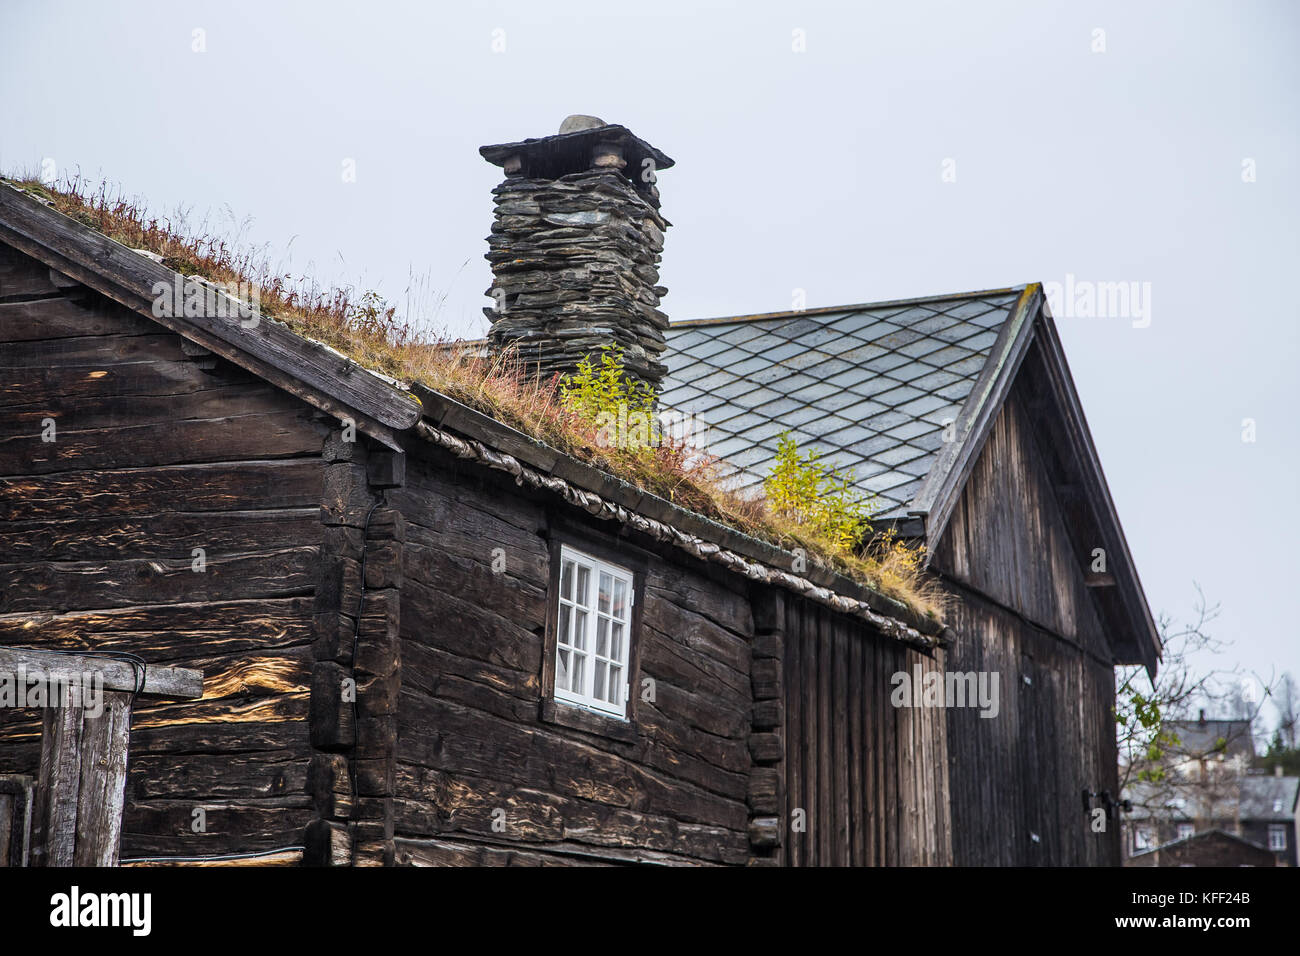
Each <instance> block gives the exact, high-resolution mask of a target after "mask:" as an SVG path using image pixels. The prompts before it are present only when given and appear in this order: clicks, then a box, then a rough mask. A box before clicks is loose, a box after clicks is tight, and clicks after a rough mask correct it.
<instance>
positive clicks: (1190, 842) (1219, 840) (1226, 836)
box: [1124, 829, 1277, 867]
mask: <svg viewBox="0 0 1300 956" xmlns="http://www.w3.org/2000/svg"><path fill="white" fill-rule="evenodd" d="M1124 865H1125V866H1136V867H1149V866H1276V865H1277V864H1276V861H1275V859H1274V856H1273V854H1272V853H1270V852H1269V851H1268V850H1266V849H1264V848H1263V847H1261V846H1260V845H1259V844H1257V843H1252V842H1251V841H1250V840H1247V839H1245V838H1244V837H1240V836H1237V835H1236V834H1235V833H1228V832H1227V831H1225V830H1217V829H1216V830H1202V831H1201V832H1200V833H1196V834H1189V835H1187V836H1183V837H1179V838H1178V839H1176V840H1172V841H1170V842H1169V843H1164V844H1161V845H1159V846H1155V847H1152V848H1151V849H1149V850H1143V851H1142V852H1141V853H1139V854H1137V855H1136V856H1133V857H1131V858H1130V859H1129V860H1127V861H1126V862H1125V864H1124Z"/></svg>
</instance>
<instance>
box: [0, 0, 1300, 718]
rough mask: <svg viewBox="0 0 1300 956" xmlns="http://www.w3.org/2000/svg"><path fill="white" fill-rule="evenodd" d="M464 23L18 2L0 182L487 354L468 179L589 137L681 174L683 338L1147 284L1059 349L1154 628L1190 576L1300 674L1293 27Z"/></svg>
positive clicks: (671, 306) (1219, 628) (331, 12)
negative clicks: (80, 184) (196, 229)
mask: <svg viewBox="0 0 1300 956" xmlns="http://www.w3.org/2000/svg"><path fill="white" fill-rule="evenodd" d="M453 6H454V5H452V4H437V5H434V4H414V3H412V4H389V3H383V2H377V0H370V2H366V3H310V4H306V3H304V4H295V5H289V4H276V3H271V2H266V0H261V2H250V3H232V2H220V3H210V4H209V3H175V2H169V3H114V4H106V3H99V2H94V3H90V2H85V3H58V2H49V0H39V2H37V0H31V2H24V0H17V2H15V0H4V3H3V6H2V7H0V90H2V91H3V92H4V95H3V96H0V169H3V170H5V171H7V172H13V171H15V170H18V169H27V170H33V171H35V170H38V169H40V168H41V166H42V163H48V162H50V161H52V162H53V164H54V165H55V167H56V168H57V170H58V172H59V173H63V172H64V171H68V170H76V169H78V168H79V169H80V171H81V172H82V173H83V174H84V175H87V176H89V177H91V178H101V177H102V178H107V179H109V180H110V181H112V182H114V183H117V184H120V186H121V188H123V189H124V190H125V191H126V192H127V193H129V194H132V195H138V196H140V197H143V198H145V199H147V201H148V203H149V204H150V206H151V207H152V208H153V209H155V210H157V211H160V212H170V211H172V210H174V209H175V208H176V207H177V206H178V204H183V205H184V206H186V207H188V208H189V209H190V210H191V215H192V217H193V218H194V219H195V220H201V219H203V218H204V217H205V216H207V217H208V220H209V223H210V225H211V226H213V227H215V228H217V229H221V230H236V231H239V230H242V235H243V237H244V238H245V239H246V240H247V241H249V242H252V243H257V244H261V243H265V244H267V247H268V249H270V250H274V252H275V256H276V258H277V261H282V262H283V263H284V265H285V266H286V268H288V269H291V270H292V271H294V272H295V273H304V272H309V273H311V274H313V275H315V276H317V277H319V278H320V279H321V280H323V281H327V282H334V281H343V282H349V283H352V284H355V285H356V286H357V287H358V288H360V289H369V288H375V289H378V290H379V291H381V292H383V293H384V294H385V295H387V296H389V297H390V298H392V299H393V300H395V301H398V302H404V301H405V298H406V296H407V289H408V285H409V277H410V276H412V275H414V276H417V277H423V279H422V284H420V285H419V286H418V288H417V289H416V290H415V292H414V294H413V296H412V298H413V300H414V303H415V305H416V306H417V308H418V309H419V311H421V312H422V313H423V314H424V315H425V316H426V318H427V319H428V320H429V321H430V322H431V323H432V324H433V325H434V326H435V327H437V328H439V329H443V330H446V331H447V332H449V333H450V334H452V335H455V336H467V335H468V336H479V335H482V334H483V333H484V332H485V331H486V321H485V320H484V318H483V316H482V314H481V311H480V310H481V308H482V306H483V305H485V304H488V301H489V300H487V299H485V298H484V296H483V292H484V290H485V289H486V288H487V287H488V285H489V282H490V274H489V271H488V268H487V264H486V263H485V261H484V260H483V254H484V252H485V251H486V243H485V242H484V238H485V237H486V235H487V233H488V229H489V227H490V224H491V215H492V203H491V196H490V190H491V188H492V186H493V185H495V183H496V182H497V181H498V178H499V170H497V169H496V168H494V167H492V166H489V165H488V164H487V163H486V162H484V161H483V160H482V159H481V158H480V157H479V155H478V153H477V149H478V147H479V146H481V145H483V144H486V143H498V142H506V141H510V140H515V139H522V138H524V137H527V136H541V135H547V134H549V133H553V132H555V131H556V129H557V128H558V126H559V123H560V121H561V120H562V119H563V118H564V116H565V115H567V114H569V113H591V114H595V115H597V116H600V117H602V118H603V119H605V120H606V121H608V122H615V123H622V124H624V125H626V126H628V127H630V128H631V129H632V130H633V131H634V132H635V133H637V134H638V135H640V136H641V137H642V138H644V139H646V140H648V141H649V142H651V143H653V144H654V145H656V146H658V147H659V148H660V149H662V150H663V151H664V152H666V153H668V154H669V155H670V156H672V157H673V158H674V159H675V160H676V161H677V164H678V165H677V166H676V167H675V168H673V169H671V170H668V171H666V172H664V173H663V174H662V175H661V176H660V178H659V187H660V191H661V193H662V195H663V202H664V213H665V214H666V215H667V216H668V218H669V219H670V220H671V221H672V223H673V224H674V228H673V229H672V230H670V232H669V233H668V236H667V249H666V251H665V254H664V261H663V267H662V281H663V284H664V285H666V286H668V288H669V290H670V292H669V294H668V296H667V298H666V300H665V306H664V307H665V310H666V311H667V312H668V313H669V315H670V316H671V317H672V318H673V319H676V320H681V319H688V318H703V317H709V316H716V315H728V314H740V313H749V312H766V311H774V310H781V309H788V308H790V307H791V301H792V296H793V295H794V291H793V290H796V289H802V290H805V295H806V299H807V305H808V306H809V307H817V306H828V305H839V304H847V303H857V302H870V301H877V300H884V299H894V298H902V297H907V296H919V295H929V294H938V293H945V292H961V291H967V290H974V289H985V288H996V287H1001V286H1007V285H1015V284H1020V283H1024V282H1032V281H1042V282H1056V283H1060V284H1062V285H1064V284H1065V283H1066V282H1067V276H1072V277H1074V278H1073V282H1074V283H1075V284H1076V288H1077V287H1078V285H1077V284H1078V283H1080V282H1082V283H1085V285H1086V284H1087V283H1103V282H1131V283H1137V286H1136V287H1135V288H1136V290H1137V291H1138V293H1139V295H1140V296H1142V299H1141V300H1140V301H1141V302H1142V303H1143V307H1142V313H1144V314H1137V312H1136V310H1134V309H1132V308H1131V309H1130V311H1131V312H1132V313H1134V314H1126V315H1120V316H1114V315H1112V316H1102V317H1098V316H1092V317H1088V316H1086V315H1063V314H1062V311H1063V310H1059V309H1058V310H1057V324H1058V326H1059V328H1060V332H1061V337H1062V339H1063V340H1064V343H1065V348H1066V354H1067V356H1068V359H1069V362H1070V366H1071V368H1072V370H1073V374H1074V378H1075V382H1076V384H1077V386H1078V389H1079V392H1080V395H1081V397H1082V401H1083V407H1084V409H1085V411H1086V413H1087V417H1088V421H1089V425H1090V427H1091V429H1092V434H1093V436H1094V438H1095V440H1096V443H1097V446H1098V449H1099V451H1100V455H1101V460H1102V464H1103V466H1104V468H1105V471H1106V475H1107V478H1108V480H1109V483H1110V488H1111V491H1112V494H1113V496H1114V498H1115V501H1116V504H1117V506H1118V509H1119V514H1120V517H1121V519H1122V521H1123V523H1124V528H1125V531H1126V533H1127V536H1128V541H1129V545H1130V547H1131V549H1132V551H1133V554H1134V557H1135V559H1136V561H1137V564H1138V570H1139V573H1140V575H1141V578H1142V581H1143V584H1144V586H1145V589H1146V593H1147V596H1148V598H1149V599H1150V602H1151V605H1152V609H1153V611H1154V612H1155V613H1157V614H1159V613H1160V612H1162V611H1163V612H1168V613H1170V614H1173V615H1175V616H1178V617H1186V616H1187V615H1188V614H1189V613H1190V610H1191V604H1192V601H1193V598H1194V596H1195V593H1194V591H1193V587H1192V583H1193V581H1197V582H1199V583H1200V584H1201V585H1202V586H1203V587H1204V589H1205V592H1206V594H1207V596H1208V597H1209V598H1210V599H1211V600H1212V601H1218V602H1221V603H1222V605H1223V614H1222V616H1221V618H1220V619H1219V620H1218V622H1216V634H1217V636H1219V637H1221V638H1224V639H1228V640H1231V641H1233V642H1234V646H1233V648H1232V652H1231V658H1232V659H1233V660H1239V661H1240V662H1241V663H1242V664H1243V665H1244V666H1246V667H1247V668H1249V669H1252V670H1255V671H1258V672H1260V673H1261V674H1262V675H1264V676H1267V675H1268V673H1269V672H1271V671H1273V670H1282V669H1289V670H1291V671H1292V672H1293V673H1295V674H1296V675H1297V676H1298V677H1300V637H1298V635H1297V628H1296V623H1295V621H1296V613H1295V609H1294V608H1293V606H1292V602H1293V601H1294V600H1295V599H1296V595H1297V592H1300V582H1298V581H1297V569H1298V564H1300V562H1298V561H1297V558H1296V554H1297V549H1298V548H1300V541H1298V538H1300V534H1298V532H1300V520H1298V517H1300V505H1298V504H1297V496H1296V486H1297V480H1296V472H1297V465H1298V464H1300V456H1298V455H1297V449H1298V448H1300V424H1298V423H1297V415H1296V410H1297V397H1298V396H1297V392H1298V391H1300V386H1298V385H1297V381H1298V379H1297V375H1296V367H1297V360H1298V359H1300V356H1298V355H1297V320H1298V319H1300V315H1298V312H1300V301H1298V300H1297V296H1296V293H1295V290H1294V286H1293V282H1294V280H1295V275H1296V266H1297V262H1300V240H1298V239H1297V213H1298V212H1300V162H1298V160H1297V157H1298V150H1297V147H1298V144H1297V117H1300V102H1298V100H1300V66H1297V63H1298V62H1300V57H1297V53H1298V52H1300V4H1296V3H1293V2H1285V0H1282V2H1252V0H1243V2H1232V3H1228V2H1208V3H1207V2H1201V3H1198V2H1191V0H1177V2H1167V3H1154V2H1153V3H1136V4H1135V3H1132V2H1119V3H1086V4H1085V3H1045V2H1040V3H1009V2H1008V3H974V2H954V3H929V4H927V3H917V2H907V3H898V2H892V0H891V2H884V3H854V4H847V3H846V4H843V5H839V4H817V3H808V2H798V3H767V4H755V3H745V4H740V3H736V4H723V3H707V2H702V0H689V2H682V3H678V2H667V0H656V2H644V3H636V4H627V3H610V2H608V0H598V2H592V3H570V4H562V3H555V2H547V3H544V4H543V3H537V2H521V3H496V4H487V3H484V4H477V5H463V6H464V7H465V9H451V8H452V7H453ZM444 8H445V9H444ZM348 161H351V162H352V163H353V168H355V181H353V182H348V181H345V176H344V170H345V164H346V163H347V162H348ZM47 168H48V167H47ZM249 217H251V219H249ZM1148 284H1149V285H1148ZM1143 290H1149V293H1147V294H1143ZM1078 311H1084V310H1078ZM1247 419H1249V420H1252V421H1253V425H1254V438H1255V440H1254V441H1253V442H1251V441H1245V440H1243V429H1245V428H1248V427H1249V426H1248V425H1245V424H1244V421H1245V420H1247ZM1220 663H1223V661H1220ZM1269 718H1270V723H1271V714H1270V715H1269Z"/></svg>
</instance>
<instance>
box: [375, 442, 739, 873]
mask: <svg viewBox="0 0 1300 956" xmlns="http://www.w3.org/2000/svg"><path fill="white" fill-rule="evenodd" d="M391 500H392V501H393V503H394V506H395V507H397V508H400V510H401V511H402V512H403V514H404V516H405V519H406V542H405V561H404V576H403V606H402V615H401V658H402V675H403V676H402V684H401V700H400V706H399V711H398V740H397V752H396V777H397V796H396V799H395V801H394V804H395V839H396V861H397V863H399V864H459V863H487V864H523V863H529V864H531V863H539V864H542V863H544V864H554V865H563V864H565V863H573V862H583V863H588V862H593V861H597V862H625V863H626V862H638V861H645V862H657V863H668V864H671V863H710V864H720V863H732V864H737V863H744V862H746V860H747V858H748V854H749V845H748V836H747V831H748V824H749V814H748V810H747V808H746V796H747V792H748V787H749V772H750V757H749V751H748V743H749V734H750V699H751V693H750V660H751V648H750V644H751V640H752V636H753V620H752V614H751V611H750V607H749V601H748V596H747V593H746V592H745V591H744V590H738V587H740V585H738V584H729V583H727V582H726V580H725V579H724V578H722V577H721V576H720V575H717V574H714V573H711V572H709V571H708V569H706V568H705V567H704V566H703V565H700V566H698V567H689V566H687V565H686V564H684V563H681V559H678V560H675V561H670V560H664V559H662V558H655V557H654V556H653V555H651V559H650V560H647V562H646V567H647V571H646V585H645V590H644V594H643V596H642V598H641V599H640V600H641V601H642V607H641V629H640V633H639V641H640V643H639V654H640V674H639V678H637V677H635V676H634V680H637V681H638V682H637V683H634V685H633V691H634V693H639V694H640V696H639V697H638V700H637V702H636V708H635V720H634V721H633V722H632V723H631V725H630V727H628V728H627V732H626V733H624V734H619V735H614V734H611V733H606V732H602V731H601V730H600V729H599V728H594V729H593V728H586V729H584V728H583V727H581V726H571V725H566V724H565V723H562V722H559V721H558V720H556V719H547V718H546V716H545V713H544V707H543V703H544V702H543V701H542V694H541V674H542V654H543V646H544V636H545V630H546V613H547V593H548V587H549V581H550V541H551V539H552V537H553V536H555V535H571V534H572V533H573V530H572V529H571V528H569V527H568V526H567V523H566V522H567V520H568V519H567V515H565V514H562V513H559V512H557V511H556V510H555V509H556V507H557V505H556V504H555V503H554V502H553V501H546V500H540V499H535V498H533V497H530V496H528V495H526V494H525V493H523V492H521V491H520V490H519V489H518V488H516V487H515V486H514V485H512V484H509V483H508V482H505V481H503V480H499V479H498V478H497V477H496V476H495V475H492V474H488V473H484V472H482V471H481V470H479V469H474V468H472V467H471V468H466V467H464V466H462V465H460V464H457V463H456V462H455V461H454V459H451V458H450V457H448V456H442V455H441V454H439V455H438V457H437V458H435V459H420V460H419V461H418V463H416V461H415V460H413V461H412V463H411V465H410V467H408V474H407V484H406V486H405V487H404V488H402V489H399V490H397V491H395V493H394V494H393V496H392V499H391ZM560 507H565V506H560ZM567 510H569V511H571V509H567ZM581 533H584V534H587V535H590V536H592V537H591V540H597V541H603V542H605V543H606V544H608V545H611V546H617V547H618V548H620V549H624V550H625V551H626V553H629V554H640V553H643V552H641V550H640V549H641V547H642V546H646V547H648V546H649V545H648V544H647V543H645V542H642V543H641V545H638V544H637V543H635V542H628V541H624V542H621V543H616V542H615V539H614V538H613V537H612V536H610V533H609V531H608V528H607V527H606V528H601V527H597V526H595V525H594V524H593V526H591V527H583V528H582V529H581ZM565 540H572V538H571V537H568V538H565ZM578 543H579V546H581V544H582V542H578ZM494 559H496V560H498V562H499V563H498V565H497V567H498V568H499V570H498V571H494V570H493V562H494ZM647 678H648V679H649V680H651V681H652V682H653V684H652V685H651V686H652V687H653V691H652V695H651V699H647V698H646V696H645V694H644V690H645V687H646V685H644V684H640V683H639V680H640V679H647ZM552 706H554V705H552Z"/></svg>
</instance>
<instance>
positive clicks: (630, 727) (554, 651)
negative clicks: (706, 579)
mask: <svg viewBox="0 0 1300 956" xmlns="http://www.w3.org/2000/svg"><path fill="white" fill-rule="evenodd" d="M556 524H560V522H558V521H557V522H556ZM560 530H563V532H564V533H563V534H556V535H555V536H554V537H552V539H551V542H550V544H551V548H550V551H551V567H550V579H549V580H550V583H549V588H548V593H547V602H546V630H545V639H544V642H543V646H542V674H541V688H540V691H541V693H540V698H541V699H540V709H539V716H540V718H541V719H542V720H543V721H547V722H549V723H555V724H560V725H563V726H566V727H572V728H574V729H577V730H584V731H587V732H588V733H593V734H598V735H601V736H605V737H612V738H615V739H618V740H622V741H625V742H631V741H634V740H635V739H636V736H637V734H636V712H637V706H638V701H639V694H638V693H637V689H638V686H639V675H640V666H641V634H642V629H641V615H642V605H643V603H644V596H645V575H646V567H647V556H646V555H645V554H644V553H643V552H642V551H641V550H640V549H638V548H635V547H634V546H632V545H630V544H629V543H626V542H624V541H623V540H621V539H620V540H618V541H617V542H615V543H614V544H613V545H611V544H610V543H607V542H605V541H602V540H600V539H598V538H596V537H595V535H594V534H591V533H584V532H585V529H573V528H570V527H569V526H567V525H564V526H562V529H560ZM575 553H576V555H577V556H578V557H580V558H581V559H582V560H583V561H584V562H585V563H588V564H591V565H593V566H604V567H605V568H606V569H607V570H613V571H615V572H617V573H618V574H620V575H622V576H623V579H624V581H630V584H631V590H630V591H629V608H628V618H627V622H626V624H627V630H626V633H625V640H626V645H625V648H624V652H625V655H626V663H625V676H624V684H625V690H624V699H623V710H622V713H619V712H616V711H614V710H613V709H611V708H610V707H609V706H608V705H607V706H606V707H604V708H601V707H599V706H598V705H596V702H594V701H591V700H589V699H587V698H585V696H583V697H581V698H580V697H579V695H576V694H573V693H572V692H566V691H563V690H561V691H560V692H559V693H557V686H556V685H557V680H556V678H557V674H556V671H557V665H558V659H559V655H558V652H559V634H558V631H559V618H560V603H561V598H560V580H561V572H562V570H563V565H564V558H565V556H566V554H570V555H572V554H575ZM596 574H597V577H596V578H595V579H594V580H593V581H592V583H591V585H589V586H590V587H591V588H592V592H593V595H594V594H595V593H596V589H597V588H598V586H599V577H598V575H599V571H596ZM594 603H595V602H594V597H593V604H594ZM595 613H596V611H595V608H594V607H593V609H592V611H591V614H592V615H593V620H592V623H591V627H592V631H591V634H592V640H593V641H594V633H595V631H594V629H595V620H594V615H595ZM594 650H595V647H594V644H588V653H589V655H590V652H591V651H594ZM588 661H589V662H590V661H591V657H590V656H589V657H588ZM589 666H590V663H589ZM588 679H589V680H590V679H591V675H588ZM588 686H590V685H588Z"/></svg>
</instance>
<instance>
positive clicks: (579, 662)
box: [567, 654, 587, 694]
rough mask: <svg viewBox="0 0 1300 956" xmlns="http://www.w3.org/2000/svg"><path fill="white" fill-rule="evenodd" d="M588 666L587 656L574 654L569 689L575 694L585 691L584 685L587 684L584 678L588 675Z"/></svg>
mask: <svg viewBox="0 0 1300 956" xmlns="http://www.w3.org/2000/svg"><path fill="white" fill-rule="evenodd" d="M586 666H587V658H585V657H583V656H582V655H581V654H574V655H573V670H572V671H570V675H571V680H570V681H569V686H568V688H567V689H568V690H571V691H573V692H574V693H575V694H582V693H585V691H584V690H583V687H584V686H585V682H584V678H585V676H586Z"/></svg>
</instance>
